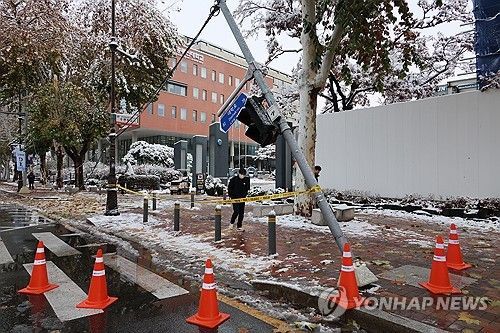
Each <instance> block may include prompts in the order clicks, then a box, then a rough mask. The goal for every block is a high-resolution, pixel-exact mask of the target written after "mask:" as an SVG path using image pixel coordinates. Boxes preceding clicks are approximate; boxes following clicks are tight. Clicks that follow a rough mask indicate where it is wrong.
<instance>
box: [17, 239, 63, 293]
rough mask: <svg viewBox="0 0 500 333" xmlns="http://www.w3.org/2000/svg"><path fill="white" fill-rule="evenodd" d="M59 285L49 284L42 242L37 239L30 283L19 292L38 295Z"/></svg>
mask: <svg viewBox="0 0 500 333" xmlns="http://www.w3.org/2000/svg"><path fill="white" fill-rule="evenodd" d="M57 287H59V286H58V285H57V284H50V283H49V278H48V275H47V264H46V262H45V251H44V246H43V242H42V241H39V242H38V245H37V247H36V253H35V261H34V262H33V270H32V272H31V278H30V283H29V284H28V286H27V287H26V288H24V289H21V290H19V293H21V294H29V295H39V294H43V293H44V292H46V291H49V290H52V289H55V288H57Z"/></svg>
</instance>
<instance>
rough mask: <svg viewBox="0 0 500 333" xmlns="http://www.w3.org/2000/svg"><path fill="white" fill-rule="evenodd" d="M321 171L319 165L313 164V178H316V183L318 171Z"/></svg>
mask: <svg viewBox="0 0 500 333" xmlns="http://www.w3.org/2000/svg"><path fill="white" fill-rule="evenodd" d="M320 172H321V167H320V166H319V165H315V166H314V178H316V183H317V182H319V173H320Z"/></svg>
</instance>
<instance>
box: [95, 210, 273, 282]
mask: <svg viewBox="0 0 500 333" xmlns="http://www.w3.org/2000/svg"><path fill="white" fill-rule="evenodd" d="M88 220H89V221H90V222H91V223H93V224H94V225H96V226H97V227H99V228H100V229H104V230H107V231H108V232H111V233H115V234H117V235H119V236H120V237H123V238H125V239H130V240H133V241H137V242H140V243H141V244H142V245H144V246H147V247H155V246H158V247H161V248H162V249H163V250H164V251H168V252H176V253H179V254H181V255H182V256H184V257H188V258H191V259H193V260H200V261H203V260H205V259H206V258H212V260H213V261H214V262H215V263H216V265H217V266H218V267H220V268H221V269H223V270H227V271H230V272H232V273H234V274H236V275H238V276H239V277H241V278H243V279H246V278H248V277H255V276H256V275H257V274H258V273H261V272H263V271H266V270H268V269H269V268H270V267H271V266H273V265H276V264H278V263H279V262H280V261H279V260H276V259H272V258H271V257H261V256H256V255H253V254H246V253H245V252H243V251H240V250H234V249H228V248H217V247H215V246H213V245H212V244H211V243H210V242H206V241H204V240H203V239H202V237H198V236H193V235H189V234H182V233H179V232H174V231H167V230H164V229H163V227H162V229H160V228H158V227H159V226H160V225H161V224H163V223H164V221H160V220H158V219H156V218H155V217H153V216H150V217H149V221H148V222H147V223H143V222H142V215H141V214H134V213H124V214H121V215H120V216H102V215H96V216H93V217H91V218H89V219H88Z"/></svg>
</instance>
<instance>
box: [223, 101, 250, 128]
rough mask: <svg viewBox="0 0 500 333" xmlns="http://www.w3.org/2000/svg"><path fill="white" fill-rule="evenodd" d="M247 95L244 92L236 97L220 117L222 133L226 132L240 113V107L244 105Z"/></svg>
mask: <svg viewBox="0 0 500 333" xmlns="http://www.w3.org/2000/svg"><path fill="white" fill-rule="evenodd" d="M247 98H248V96H247V95H245V93H241V94H240V95H239V96H238V98H236V99H235V100H234V102H233V104H231V106H229V108H228V109H227V111H226V112H225V113H224V114H223V115H222V117H221V118H220V130H221V131H222V132H224V133H227V131H229V129H230V128H231V126H232V125H233V124H234V122H235V121H236V118H237V117H238V115H239V114H240V111H241V109H243V108H244V107H245V104H246V102H247Z"/></svg>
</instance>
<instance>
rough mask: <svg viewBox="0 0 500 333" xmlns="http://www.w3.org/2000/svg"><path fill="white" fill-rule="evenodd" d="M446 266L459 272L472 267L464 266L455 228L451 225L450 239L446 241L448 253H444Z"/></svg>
mask: <svg viewBox="0 0 500 333" xmlns="http://www.w3.org/2000/svg"><path fill="white" fill-rule="evenodd" d="M446 265H447V266H448V268H451V269H455V270H457V271H461V270H463V269H467V268H471V267H472V265H470V264H466V263H465V262H464V259H463V258H462V250H461V249H460V243H459V242H458V233H457V226H456V225H455V224H454V223H452V224H451V226H450V238H449V240H448V252H447V253H446Z"/></svg>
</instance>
